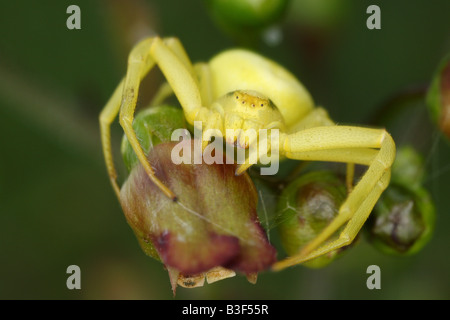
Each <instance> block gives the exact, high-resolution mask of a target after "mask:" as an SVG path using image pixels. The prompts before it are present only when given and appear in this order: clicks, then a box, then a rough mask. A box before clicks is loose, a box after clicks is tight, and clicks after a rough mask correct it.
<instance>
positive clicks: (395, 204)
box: [365, 182, 435, 255]
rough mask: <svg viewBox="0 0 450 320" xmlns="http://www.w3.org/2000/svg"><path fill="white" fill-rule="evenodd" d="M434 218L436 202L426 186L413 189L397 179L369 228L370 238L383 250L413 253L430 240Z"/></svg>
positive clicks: (375, 212)
mask: <svg viewBox="0 0 450 320" xmlns="http://www.w3.org/2000/svg"><path fill="white" fill-rule="evenodd" d="M434 221H435V209H434V205H433V202H432V200H431V198H430V196H429V194H428V192H427V191H426V190H425V189H423V188H422V187H417V188H415V189H411V188H408V187H406V186H403V185H401V184H396V183H395V182H393V183H391V185H390V186H389V187H388V188H387V189H386V190H385V191H384V193H383V195H382V196H381V198H380V200H379V201H378V203H377V205H376V206H375V208H374V210H373V212H372V214H371V215H370V217H369V219H368V221H367V223H366V225H365V228H366V231H367V232H368V238H369V241H370V242H371V243H372V244H373V245H374V246H375V247H376V248H378V249H379V250H381V251H382V252H384V253H388V254H395V255H411V254H414V253H416V252H418V251H419V250H421V249H422V248H423V246H424V245H425V244H426V243H427V242H428V241H429V240H430V238H431V235H432V233H433V229H434Z"/></svg>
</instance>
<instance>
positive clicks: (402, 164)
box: [391, 146, 425, 189]
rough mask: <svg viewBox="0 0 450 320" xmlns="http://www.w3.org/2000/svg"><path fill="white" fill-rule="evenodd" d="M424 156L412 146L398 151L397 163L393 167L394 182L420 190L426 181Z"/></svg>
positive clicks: (403, 147)
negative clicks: (424, 180)
mask: <svg viewBox="0 0 450 320" xmlns="http://www.w3.org/2000/svg"><path fill="white" fill-rule="evenodd" d="M424 170H425V169H424V165H423V158H422V156H421V155H420V154H419V153H418V152H417V151H416V150H415V149H414V148H413V147H411V146H402V147H400V148H398V149H397V155H396V157H395V162H394V164H393V166H392V179H391V180H392V181H395V182H396V183H398V184H401V185H404V186H407V187H408V188H411V189H417V188H420V187H421V185H422V182H423V179H424V174H425V171H424Z"/></svg>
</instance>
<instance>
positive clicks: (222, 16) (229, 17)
mask: <svg viewBox="0 0 450 320" xmlns="http://www.w3.org/2000/svg"><path fill="white" fill-rule="evenodd" d="M205 2H206V4H207V6H208V7H209V9H210V10H211V12H212V14H213V15H214V16H215V17H216V18H217V19H219V20H220V21H221V22H222V23H226V24H230V25H232V26H233V27H236V28H245V27H258V28H259V27H266V26H268V25H270V24H272V23H273V22H275V21H277V20H278V19H279V18H280V16H281V15H282V14H283V13H284V11H285V9H286V6H287V4H288V2H289V1H288V0H205Z"/></svg>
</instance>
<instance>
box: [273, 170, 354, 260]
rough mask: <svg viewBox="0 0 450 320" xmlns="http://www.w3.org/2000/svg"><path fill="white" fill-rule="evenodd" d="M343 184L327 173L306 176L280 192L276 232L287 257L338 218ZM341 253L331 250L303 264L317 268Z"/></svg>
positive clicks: (343, 195) (344, 191)
mask: <svg viewBox="0 0 450 320" xmlns="http://www.w3.org/2000/svg"><path fill="white" fill-rule="evenodd" d="M346 195H347V193H346V188H345V184H344V182H343V181H341V180H340V179H339V178H337V177H336V176H335V175H334V174H333V173H331V172H322V171H319V172H310V173H307V174H305V175H303V176H301V177H299V178H298V179H296V180H294V181H293V182H292V183H291V184H289V185H288V186H287V187H286V188H285V189H284V190H283V192H282V194H281V197H280V201H279V205H278V212H279V214H280V216H279V217H278V223H279V225H278V231H279V233H280V238H281V242H282V245H283V247H284V249H285V250H286V252H287V254H289V255H291V256H292V255H294V254H296V253H298V252H299V251H300V249H301V248H302V247H303V246H304V245H305V244H307V243H308V242H310V241H311V240H312V239H314V238H315V237H316V236H317V235H319V233H320V232H321V231H322V230H323V229H324V228H325V227H326V226H327V225H328V224H329V223H330V222H331V221H332V220H333V219H334V217H335V216H336V215H337V214H338V211H339V208H340V206H341V204H342V202H343V201H344V200H345V198H346ZM340 252H342V249H340V250H335V251H333V252H330V253H329V254H326V255H324V256H321V257H318V258H316V259H314V260H311V261H308V262H305V263H303V265H305V266H307V267H311V268H320V267H324V266H326V265H328V264H329V263H331V262H332V261H333V260H334V259H335V258H336V257H337V256H338V255H339V253H340Z"/></svg>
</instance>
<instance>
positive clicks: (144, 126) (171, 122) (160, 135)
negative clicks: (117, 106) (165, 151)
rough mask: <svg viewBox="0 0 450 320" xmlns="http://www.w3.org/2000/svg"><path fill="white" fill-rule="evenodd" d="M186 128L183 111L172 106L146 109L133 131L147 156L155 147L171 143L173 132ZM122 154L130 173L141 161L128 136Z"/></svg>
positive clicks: (138, 117)
mask: <svg viewBox="0 0 450 320" xmlns="http://www.w3.org/2000/svg"><path fill="white" fill-rule="evenodd" d="M185 126H186V122H185V119H184V114H183V110H181V109H180V108H176V107H171V106H155V107H151V108H147V109H144V110H142V111H141V112H139V113H138V114H137V115H136V117H135V118H134V121H133V129H134V131H135V132H136V136H137V137H138V140H139V142H140V144H141V147H142V149H143V150H144V153H145V154H148V153H149V151H150V150H151V149H152V148H153V146H155V145H157V144H159V143H161V142H169V141H171V135H172V132H173V131H174V130H175V129H178V128H184V127H185ZM121 152H122V157H123V162H124V163H125V166H126V168H127V169H128V172H130V171H131V169H133V168H134V167H135V166H136V164H138V163H139V160H138V158H137V156H136V154H135V153H134V150H133V148H132V147H131V145H130V143H129V142H128V139H127V137H126V135H124V136H123V139H122V146H121Z"/></svg>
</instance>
